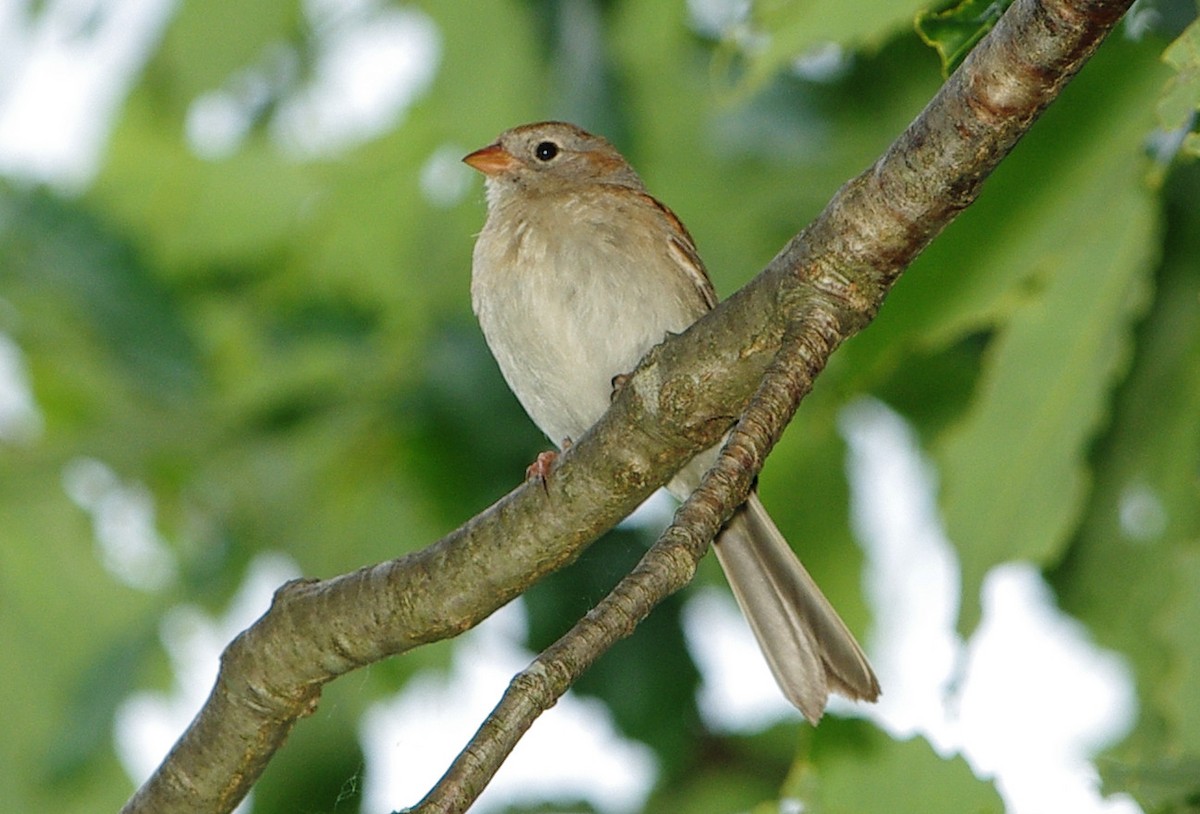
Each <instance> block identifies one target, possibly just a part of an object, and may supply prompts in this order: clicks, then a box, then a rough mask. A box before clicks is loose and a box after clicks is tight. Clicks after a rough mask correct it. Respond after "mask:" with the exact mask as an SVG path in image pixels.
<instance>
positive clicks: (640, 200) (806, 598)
mask: <svg viewBox="0 0 1200 814" xmlns="http://www.w3.org/2000/svg"><path fill="white" fill-rule="evenodd" d="M463 161H465V162H466V163H467V164H468V165H469V166H471V167H473V168H474V169H476V170H478V171H479V172H481V173H483V175H484V186H485V190H486V197H487V220H486V222H485V223H484V226H483V230H482V231H481V232H480V233H479V236H478V238H477V240H476V243H475V251H474V255H473V259H472V266H471V304H472V307H473V309H474V311H475V315H476V316H477V317H478V319H479V325H480V327H481V328H482V330H483V336H484V339H485V340H486V342H487V345H488V347H489V349H490V350H491V352H492V355H493V356H494V357H495V359H496V362H497V364H498V365H499V367H500V371H501V373H502V374H503V375H504V379H505V381H506V382H507V383H508V386H509V387H510V388H511V389H512V391H513V393H514V394H515V395H516V397H517V399H518V400H519V401H520V403H521V405H522V406H523V407H524V408H525V411H526V412H527V413H528V414H529V417H530V418H531V419H533V422H534V423H535V424H537V426H538V427H539V428H540V429H541V430H542V432H544V433H545V434H546V435H547V436H548V437H549V438H550V440H551V442H553V443H555V444H557V445H559V446H560V447H561V446H564V445H566V444H569V443H570V439H573V438H579V437H580V436H581V435H582V434H583V433H584V432H585V431H586V430H587V429H588V428H589V427H590V426H591V425H592V424H594V423H595V422H596V421H597V420H598V419H599V418H600V416H601V415H603V413H604V411H605V410H606V409H608V406H609V402H610V401H611V397H612V387H613V382H614V380H615V379H616V377H622V376H624V375H625V374H627V373H629V372H630V371H632V370H633V369H634V368H635V367H636V366H637V364H638V362H639V361H640V360H641V359H642V357H643V356H644V355H645V354H646V352H647V351H649V350H650V348H652V347H653V346H654V345H657V344H658V343H660V342H662V341H663V340H664V339H665V338H666V337H667V336H668V335H669V334H673V333H681V332H683V331H684V330H685V329H686V328H687V327H688V326H689V325H691V324H692V323H693V322H695V321H696V319H698V318H699V317H701V316H702V315H703V314H704V313H705V312H706V311H708V310H710V309H712V308H713V307H714V306H715V305H716V302H717V298H716V294H715V292H714V290H713V286H712V283H711V282H710V281H709V278H708V274H707V272H706V271H705V268H704V264H703V262H702V261H701V260H700V256H699V254H697V252H696V246H695V243H694V242H693V241H692V237H691V235H690V234H689V233H688V231H687V229H686V228H685V227H684V225H683V223H682V222H681V221H680V220H679V218H677V217H676V216H675V214H674V213H673V212H672V211H671V210H670V209H668V208H667V207H666V206H664V205H663V204H662V203H660V202H659V201H658V200H657V199H655V198H654V197H652V196H651V195H650V194H649V193H648V192H647V191H646V187H645V185H644V184H643V183H642V180H641V178H640V177H639V176H638V174H637V173H636V172H635V171H634V169H633V167H631V166H630V165H629V162H627V161H626V160H625V159H624V158H623V157H622V156H621V154H620V153H619V152H617V150H616V149H615V148H614V147H613V146H612V145H611V144H610V143H609V142H608V141H607V140H605V139H604V138H602V137H600V136H595V135H592V134H590V133H588V132H586V131H584V130H582V129H580V128H578V127H576V126H574V125H572V124H567V123H565V122H540V123H537V124H527V125H524V126H521V127H516V128H513V129H511V130H508V131H505V132H504V133H501V134H500V136H499V138H497V139H496V141H495V142H493V143H492V144H489V145H488V146H486V147H483V148H481V149H479V150H476V151H475V152H473V153H471V154H470V155H468V156H466V157H465V158H464V159H463ZM717 452H718V448H717V447H714V448H713V449H711V450H708V451H706V452H703V453H700V455H698V456H697V457H696V458H695V459H694V460H693V461H692V462H690V463H689V464H687V465H685V467H684V468H683V469H682V470H681V471H680V473H679V474H677V475H676V476H675V477H674V478H673V479H672V480H671V482H670V483H669V484H668V486H667V489H668V490H669V491H670V492H671V493H672V494H673V495H675V496H676V497H677V498H679V499H681V500H682V499H685V498H686V497H687V496H688V495H689V494H690V493H691V492H692V490H694V489H695V488H696V486H697V485H699V482H700V479H701V477H702V476H703V474H704V472H705V471H706V470H707V468H708V466H709V465H710V464H711V463H712V462H713V461H715V460H716V456H717ZM552 460H553V459H552V455H548V454H546V453H544V454H543V455H542V456H539V459H538V463H535V464H534V465H533V466H531V467H530V470H531V474H537V475H541V476H545V475H546V474H547V473H548V471H549V464H550V463H551V462H552ZM713 550H714V551H715V552H716V555H717V560H718V561H719V562H720V564H721V567H722V568H723V570H724V572H725V576H726V578H727V579H728V581H729V585H730V587H731V588H732V590H733V595H734V597H735V598H736V599H737V602H738V605H739V606H740V607H741V609H742V612H743V614H744V615H745V617H746V619H747V621H748V622H749V624H750V628H751V630H752V631H753V632H754V635H755V637H756V639H757V640H758V644H759V647H760V648H761V650H762V652H763V654H764V656H765V657H766V661H767V664H768V665H769V666H770V669H771V672H772V674H773V675H774V677H775V680H776V682H777V683H778V684H779V687H780V689H781V690H782V691H783V694H784V696H786V697H787V699H788V700H789V701H790V702H791V703H792V704H794V705H795V706H796V707H797V708H798V709H799V710H800V712H801V713H802V714H803V715H804V716H805V717H806V718H807V719H808V720H809V721H811V722H813V723H816V722H817V721H818V720H819V719H820V717H821V715H822V713H823V712H824V709H825V705H826V702H827V700H828V697H829V693H830V692H836V693H839V694H841V695H843V696H846V697H847V698H851V699H855V700H864V701H874V700H875V699H876V698H877V697H878V696H879V682H878V680H877V679H876V678H875V674H874V672H873V671H872V670H871V666H870V664H869V663H868V661H867V658H866V656H865V655H864V654H863V652H862V649H861V648H860V647H859V646H858V643H857V642H856V641H855V639H854V636H853V634H851V633H850V630H849V629H848V628H847V627H846V624H845V623H844V622H843V621H842V620H841V618H840V617H839V616H838V614H837V611H835V610H834V608H833V606H832V605H831V604H830V603H829V601H828V600H827V599H826V598H825V596H824V595H823V594H822V593H821V590H820V589H819V588H818V587H817V584H816V583H815V582H814V581H813V579H812V577H811V576H809V574H808V572H807V571H806V570H805V569H804V566H803V565H801V564H800V560H799V559H797V557H796V555H795V553H794V552H793V551H792V549H791V548H790V547H789V546H788V543H787V541H786V540H785V539H784V537H783V535H782V534H781V533H780V532H779V530H778V529H777V528H776V526H775V524H774V522H772V520H771V517H770V516H769V515H768V514H767V511H766V509H765V508H764V507H763V504H762V502H761V501H760V500H759V498H758V495H757V493H755V492H751V494H750V496H749V497H748V498H747V500H746V502H745V503H744V504H743V505H742V506H741V507H740V508H739V509H738V510H737V511H736V512H735V513H734V514H733V516H732V518H731V519H730V520H729V522H728V523H727V524H726V525H725V527H724V528H723V529H722V531H721V532H720V534H719V535H718V536H717V538H716V540H715V541H714V544H713Z"/></svg>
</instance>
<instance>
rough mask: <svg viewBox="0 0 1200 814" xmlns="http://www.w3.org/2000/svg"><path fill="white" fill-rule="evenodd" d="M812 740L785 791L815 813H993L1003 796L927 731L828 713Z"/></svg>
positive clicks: (811, 736) (804, 807)
mask: <svg viewBox="0 0 1200 814" xmlns="http://www.w3.org/2000/svg"><path fill="white" fill-rule="evenodd" d="M807 740H809V741H810V742H811V744H812V745H811V747H810V749H809V751H808V754H807V755H804V754H803V753H802V756H801V757H800V759H799V761H798V763H797V764H796V766H795V767H794V768H793V774H792V777H791V778H790V779H789V781H788V784H787V787H786V788H785V794H786V795H787V796H788V797H790V798H793V799H796V800H798V801H800V802H801V803H802V804H803V810H804V811H805V812H812V814H872V812H880V814H883V812H887V814H907V812H912V814H941V813H942V812H945V814H986V813H987V812H996V814H999V812H1002V811H1003V810H1004V804H1003V803H1002V802H1001V800H1000V796H999V795H998V794H997V793H996V790H995V788H993V786H992V784H991V783H988V782H986V781H983V780H979V779H978V778H976V777H975V775H974V774H972V773H971V769H970V768H969V767H968V766H967V763H966V761H965V760H963V759H962V758H961V757H958V758H952V759H949V760H947V759H943V758H941V757H938V755H937V754H936V753H934V751H933V749H932V748H931V747H930V746H929V744H928V743H926V742H925V741H924V740H922V739H920V738H913V739H911V740H907V741H896V740H892V739H891V738H889V737H888V736H887V735H886V734H884V733H883V732H880V731H879V730H878V729H876V728H874V727H873V726H872V725H871V724H868V723H866V722H864V721H850V720H841V719H838V718H827V719H825V720H824V721H822V722H821V727H820V729H818V730H816V731H815V732H814V733H813V734H812V735H810V736H809V737H808V738H807Z"/></svg>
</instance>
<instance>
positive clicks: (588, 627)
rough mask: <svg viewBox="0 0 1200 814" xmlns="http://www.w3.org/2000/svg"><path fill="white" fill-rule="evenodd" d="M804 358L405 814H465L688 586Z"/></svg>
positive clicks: (772, 437) (753, 405)
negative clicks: (594, 673) (622, 644)
mask: <svg viewBox="0 0 1200 814" xmlns="http://www.w3.org/2000/svg"><path fill="white" fill-rule="evenodd" d="M807 357H808V354H807V353H806V347H805V345H804V343H803V342H801V341H798V340H797V339H796V338H795V337H790V336H789V337H785V341H784V343H783V346H782V347H781V348H780V351H779V353H778V354H777V355H776V357H775V360H774V362H773V363H772V364H771V366H770V367H769V368H768V369H767V371H766V373H765V374H764V376H763V380H762V383H761V384H760V385H759V388H758V391H757V392H756V393H755V394H754V396H753V398H751V400H750V403H749V404H748V405H747V406H746V410H745V411H744V412H743V413H742V417H741V418H740V419H739V420H738V424H737V426H736V427H734V429H733V431H732V432H731V433H730V435H729V438H728V439H727V440H726V442H725V444H724V446H723V447H722V449H721V454H720V456H719V457H718V459H717V461H716V462H715V463H714V464H713V466H712V468H711V469H710V470H709V471H708V472H707V473H706V474H705V476H704V478H703V480H702V481H701V483H700V485H699V486H698V487H697V488H696V490H695V491H694V492H693V493H692V494H691V495H690V496H689V497H688V499H687V500H686V501H684V503H683V505H682V506H680V507H679V509H678V511H677V512H676V513H675V518H674V520H673V521H672V523H671V525H670V526H668V527H667V529H666V530H665V531H664V532H663V533H662V535H661V536H660V537H659V538H658V540H657V541H656V542H655V543H654V545H653V546H651V548H650V550H649V551H647V552H646V555H645V556H644V557H642V559H641V561H640V562H639V563H638V564H637V566H636V567H635V568H634V569H633V571H631V572H630V573H629V574H628V576H626V577H625V578H624V579H622V580H621V581H620V582H619V583H618V584H617V586H616V587H615V588H614V589H613V590H612V592H611V593H609V594H608V596H606V597H605V598H604V599H603V600H601V601H600V603H599V604H597V605H596V607H595V608H593V609H592V610H591V611H590V612H589V613H588V614H587V615H586V616H585V617H584V618H582V619H580V620H579V622H577V623H576V624H575V626H574V627H572V628H571V630H569V631H568V632H567V633H566V634H564V635H563V636H562V638H560V639H559V640H558V641H556V642H555V643H554V644H552V645H551V646H550V647H548V648H546V650H545V651H543V652H542V653H541V654H540V655H539V656H538V657H537V658H536V659H534V661H533V663H532V664H530V665H529V667H527V668H526V669H524V670H522V671H521V672H520V673H519V674H517V675H516V676H515V677H514V678H513V680H512V682H510V684H509V686H508V689H507V690H506V691H505V693H504V695H503V697H502V698H501V699H500V703H499V704H497V706H496V708H495V709H494V710H492V712H491V714H490V715H488V717H487V720H485V721H484V722H483V725H482V726H480V728H479V730H478V731H477V732H476V733H475V735H474V737H472V738H471V741H470V743H468V744H467V745H466V747H465V748H464V749H463V750H462V752H460V753H459V755H458V757H457V758H455V760H454V762H453V763H452V764H451V766H450V768H449V769H448V770H447V771H446V774H445V775H443V776H442V778H441V780H439V781H438V783H437V785H436V786H434V788H433V789H432V790H431V791H430V792H429V794H427V795H426V796H425V798H424V799H423V800H421V802H420V803H418V804H417V805H416V806H415V807H413V808H412V809H407V810H406V812H408V814H461V813H462V812H464V811H466V810H467V809H468V808H469V807H470V806H471V805H472V804H473V803H474V802H475V800H476V799H478V797H479V795H480V794H482V793H483V790H484V788H485V787H486V786H487V784H488V783H489V782H490V781H491V779H492V777H493V776H494V775H495V774H496V771H497V770H499V768H500V766H501V764H502V763H503V762H504V761H505V760H506V759H507V758H508V756H509V755H510V754H511V753H512V750H513V749H514V748H515V747H516V745H517V743H518V742H520V740H521V738H522V737H523V736H524V734H525V733H526V732H527V731H528V730H529V727H530V726H532V725H533V722H534V721H535V720H537V717H538V716H539V715H541V714H542V713H543V712H545V711H546V710H548V709H550V707H552V706H554V704H556V703H557V702H558V699H559V698H561V697H562V696H563V694H564V693H565V692H566V691H567V690H569V689H570V688H571V686H572V685H573V684H574V683H575V682H576V681H577V680H578V679H579V677H580V676H581V675H583V673H584V672H585V671H586V670H587V669H588V668H590V667H591V666H592V665H593V664H594V663H595V662H596V659H598V658H599V657H600V656H602V655H604V654H605V653H606V652H608V650H609V649H610V648H611V647H612V646H613V645H614V644H616V643H617V642H618V641H620V640H621V639H623V638H625V637H626V636H629V635H630V634H632V633H633V631H634V630H635V629H636V627H637V626H638V624H640V623H641V621H642V620H643V619H645V618H646V617H647V616H649V615H650V611H652V610H654V608H655V607H657V605H658V604H659V603H660V602H662V601H663V599H665V598H666V597H668V596H670V595H671V594H673V593H675V592H676V591H678V590H680V589H681V588H683V587H684V586H685V585H687V584H688V583H689V582H691V580H692V577H693V576H694V575H695V573H696V567H697V565H698V564H699V562H700V558H701V557H703V556H704V555H705V554H706V553H707V552H708V547H709V543H711V542H712V540H713V538H714V537H716V534H717V532H718V531H720V530H721V526H722V525H724V523H725V521H726V520H728V519H729V516H730V515H731V514H733V511H734V510H735V509H736V508H737V507H738V506H740V505H741V504H742V502H743V501H745V499H746V496H747V495H748V494H749V493H750V489H751V486H752V485H753V483H754V478H755V477H756V476H757V475H758V472H759V470H760V469H762V465H763V463H764V462H765V461H766V458H767V454H768V453H769V452H770V451H771V448H772V447H773V446H775V443H776V442H777V441H778V440H779V438H780V436H781V435H782V434H783V431H784V429H785V428H786V427H787V425H788V424H789V423H790V422H791V420H792V416H794V415H795V413H796V409H797V408H798V407H799V406H800V400H801V399H802V398H803V397H804V396H805V395H807V394H808V392H809V391H810V390H811V389H812V383H813V379H814V378H815V375H814V374H815V371H814V370H813V369H812V367H811V366H810V365H809V364H807V362H808V361H809V360H808V358H807ZM821 358H822V360H823V359H827V358H828V355H827V354H826V355H824V356H823V357H821Z"/></svg>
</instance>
